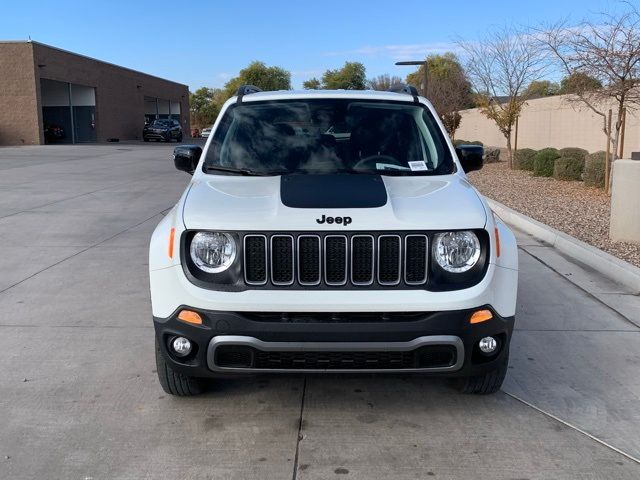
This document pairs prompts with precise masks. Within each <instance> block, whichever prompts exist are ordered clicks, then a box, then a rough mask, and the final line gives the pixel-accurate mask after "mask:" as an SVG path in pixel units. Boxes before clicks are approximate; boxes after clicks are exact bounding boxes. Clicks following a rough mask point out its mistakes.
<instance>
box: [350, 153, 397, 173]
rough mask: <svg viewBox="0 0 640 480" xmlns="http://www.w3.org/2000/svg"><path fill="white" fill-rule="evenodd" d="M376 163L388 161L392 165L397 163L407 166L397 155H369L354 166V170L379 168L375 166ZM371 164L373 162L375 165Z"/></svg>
mask: <svg viewBox="0 0 640 480" xmlns="http://www.w3.org/2000/svg"><path fill="white" fill-rule="evenodd" d="M376 163H388V164H390V165H397V166H398V167H404V168H406V167H407V166H406V165H405V164H403V162H401V161H400V160H398V159H396V158H395V157H392V156H391V155H369V156H368V157H365V158H363V159H361V160H359V161H358V162H357V163H356V164H355V165H354V166H353V169H354V170H377V169H376V168H375V164H376ZM370 164H373V165H370ZM366 167H368V168H366ZM372 167H373V168H372Z"/></svg>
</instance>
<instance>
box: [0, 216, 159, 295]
mask: <svg viewBox="0 0 640 480" xmlns="http://www.w3.org/2000/svg"><path fill="white" fill-rule="evenodd" d="M160 213H161V212H157V213H154V214H153V215H151V216H150V217H148V218H145V219H144V220H142V221H141V222H139V223H136V224H135V225H131V226H130V227H127V228H125V229H124V230H122V231H120V232H118V233H116V234H114V235H111V236H110V237H109V238H105V239H104V240H101V241H100V242H98V243H95V244H93V245H90V246H88V247H86V248H83V249H82V250H80V251H78V252H76V253H74V254H72V255H69V256H68V257H65V258H63V259H62V260H59V261H57V262H55V263H53V264H51V265H49V266H48V267H45V268H43V269H41V270H38V271H37V272H35V273H33V274H31V275H29V276H28V277H25V278H23V279H22V280H19V281H17V282H15V283H13V284H11V285H9V286H8V287H5V288H4V289H2V290H0V293H4V292H6V291H8V290H11V289H12V288H14V287H17V286H18V285H20V284H22V283H24V282H26V281H27V280H29V279H31V278H33V277H35V276H36V275H40V274H41V273H42V272H46V271H47V270H49V269H51V268H53V267H55V266H57V265H60V264H61V263H64V262H66V261H67V260H69V259H71V258H74V257H77V256H78V255H80V254H82V253H84V252H86V251H88V250H91V249H92V248H95V247H98V246H100V245H102V244H103V243H106V242H108V241H109V240H112V239H114V238H116V237H117V236H118V235H122V234H123V233H126V232H128V231H129V230H132V229H134V228H136V227H139V226H140V225H142V224H143V223H145V222H148V221H149V220H151V219H152V218H154V217H157V216H158V215H160Z"/></svg>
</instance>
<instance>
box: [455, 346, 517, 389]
mask: <svg viewBox="0 0 640 480" xmlns="http://www.w3.org/2000/svg"><path fill="white" fill-rule="evenodd" d="M508 368H509V352H508V351H507V352H506V353H505V356H504V359H503V360H502V361H501V362H500V364H499V365H498V366H497V367H496V368H495V369H493V370H491V371H490V372H487V373H485V374H484V375H477V376H474V377H466V378H463V379H461V382H460V385H459V388H460V392H461V393H473V394H477V395H488V394H491V393H496V392H497V391H498V390H500V387H502V382H504V377H505V376H506V375H507V369H508Z"/></svg>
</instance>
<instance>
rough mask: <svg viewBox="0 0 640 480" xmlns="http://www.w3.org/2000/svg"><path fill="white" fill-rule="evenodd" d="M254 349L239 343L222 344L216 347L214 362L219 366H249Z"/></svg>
mask: <svg viewBox="0 0 640 480" xmlns="http://www.w3.org/2000/svg"><path fill="white" fill-rule="evenodd" d="M253 354H254V349H253V348H251V347H244V346H241V345H223V346H221V347H218V349H216V357H215V363H216V365H218V366H219V367H227V368H250V367H251V366H252V365H253Z"/></svg>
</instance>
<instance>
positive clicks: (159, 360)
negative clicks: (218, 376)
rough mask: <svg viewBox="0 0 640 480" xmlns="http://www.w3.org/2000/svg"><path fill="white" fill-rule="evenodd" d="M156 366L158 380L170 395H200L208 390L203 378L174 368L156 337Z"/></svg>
mask: <svg viewBox="0 0 640 480" xmlns="http://www.w3.org/2000/svg"><path fill="white" fill-rule="evenodd" d="M156 368H157V371H158V381H159V382H160V386H162V389H163V390H164V391H165V392H166V393H168V394H169V395H175V396H177V397H191V396H193V395H200V394H201V393H203V392H204V391H205V390H206V385H205V381H204V380H203V379H201V378H197V377H190V376H188V375H183V374H182V373H178V372H176V371H175V370H173V369H172V368H171V367H170V366H169V364H168V363H167V361H166V360H165V358H164V357H163V356H162V352H161V351H160V344H159V343H158V339H157V338H156Z"/></svg>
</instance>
